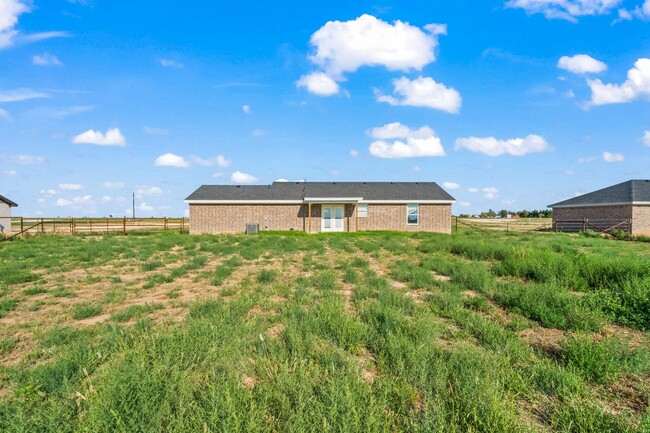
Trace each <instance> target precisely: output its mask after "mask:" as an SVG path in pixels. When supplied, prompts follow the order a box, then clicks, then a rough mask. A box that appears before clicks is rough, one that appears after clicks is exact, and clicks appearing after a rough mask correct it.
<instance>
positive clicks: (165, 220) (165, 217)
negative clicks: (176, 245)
mask: <svg viewBox="0 0 650 433" xmlns="http://www.w3.org/2000/svg"><path fill="white" fill-rule="evenodd" d="M164 230H165V231H167V217H165V228H164Z"/></svg>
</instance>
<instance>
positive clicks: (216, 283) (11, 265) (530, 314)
mask: <svg viewBox="0 0 650 433" xmlns="http://www.w3.org/2000/svg"><path fill="white" fill-rule="evenodd" d="M649 348H650V248H649V247H648V244H643V243H635V242H618V241H612V240H606V239H599V238H598V239H597V238H589V237H582V236H576V235H563V234H560V235H555V234H540V233H531V234H521V233H519V234H513V233H511V234H505V233H496V232H494V233H476V232H461V233H458V234H454V235H451V236H447V235H435V234H414V235H405V234H399V233H366V234H342V235H328V236H326V235H304V234H295V235H288V234H281V233H275V234H274V233H265V234H260V235H258V236H188V235H180V234H174V233H165V234H154V235H151V234H150V235H145V234H142V235H139V236H138V235H136V234H131V235H129V236H127V237H124V236H113V235H105V236H65V237H50V236H36V237H32V238H28V239H25V240H18V241H13V242H7V243H4V244H0V431H3V432H5V431H7V432H14V431H15V432H47V431H56V432H59V431H62V432H68V431H69V432H73V431H83V432H112V431H118V432H140V431H142V432H163V431H165V432H231V431H232V432H237V431H241V432H256V431H264V432H280V431H281V432H285V431H287V432H310V431H319V432H401V431H408V432H424V431H427V432H428V431H440V432H519V431H523V432H526V431H562V432H634V431H636V432H647V431H650V409H649V408H648V407H649V401H648V396H649V395H650V349H649Z"/></svg>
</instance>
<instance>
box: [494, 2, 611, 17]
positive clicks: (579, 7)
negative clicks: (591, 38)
mask: <svg viewBox="0 0 650 433" xmlns="http://www.w3.org/2000/svg"><path fill="white" fill-rule="evenodd" d="M621 2H622V0H508V1H507V2H506V7H509V8H517V9H523V10H524V11H526V13H527V14H528V15H532V14H543V15H544V16H545V17H546V18H549V19H562V20H567V21H571V22H577V19H576V17H581V16H588V15H607V14H609V13H610V12H611V11H612V10H613V9H614V8H616V7H617V6H618V5H619V4H620V3H621Z"/></svg>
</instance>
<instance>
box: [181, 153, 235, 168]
mask: <svg viewBox="0 0 650 433" xmlns="http://www.w3.org/2000/svg"><path fill="white" fill-rule="evenodd" d="M189 159H190V161H192V163H194V164H196V165H201V166H203V167H213V166H215V165H216V166H218V167H228V166H229V165H230V164H231V162H232V161H230V160H229V159H226V157H225V156H223V155H217V156H215V157H214V158H207V159H203V158H201V157H198V156H196V155H191V156H190V157H189Z"/></svg>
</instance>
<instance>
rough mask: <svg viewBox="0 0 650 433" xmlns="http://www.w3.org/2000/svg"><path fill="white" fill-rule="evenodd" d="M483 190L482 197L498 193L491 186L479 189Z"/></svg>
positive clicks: (494, 196)
mask: <svg viewBox="0 0 650 433" xmlns="http://www.w3.org/2000/svg"><path fill="white" fill-rule="evenodd" d="M481 191H483V198H487V199H492V198H496V197H497V196H498V195H499V190H498V189H496V188H495V187H493V186H489V187H487V188H483V189H481Z"/></svg>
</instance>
